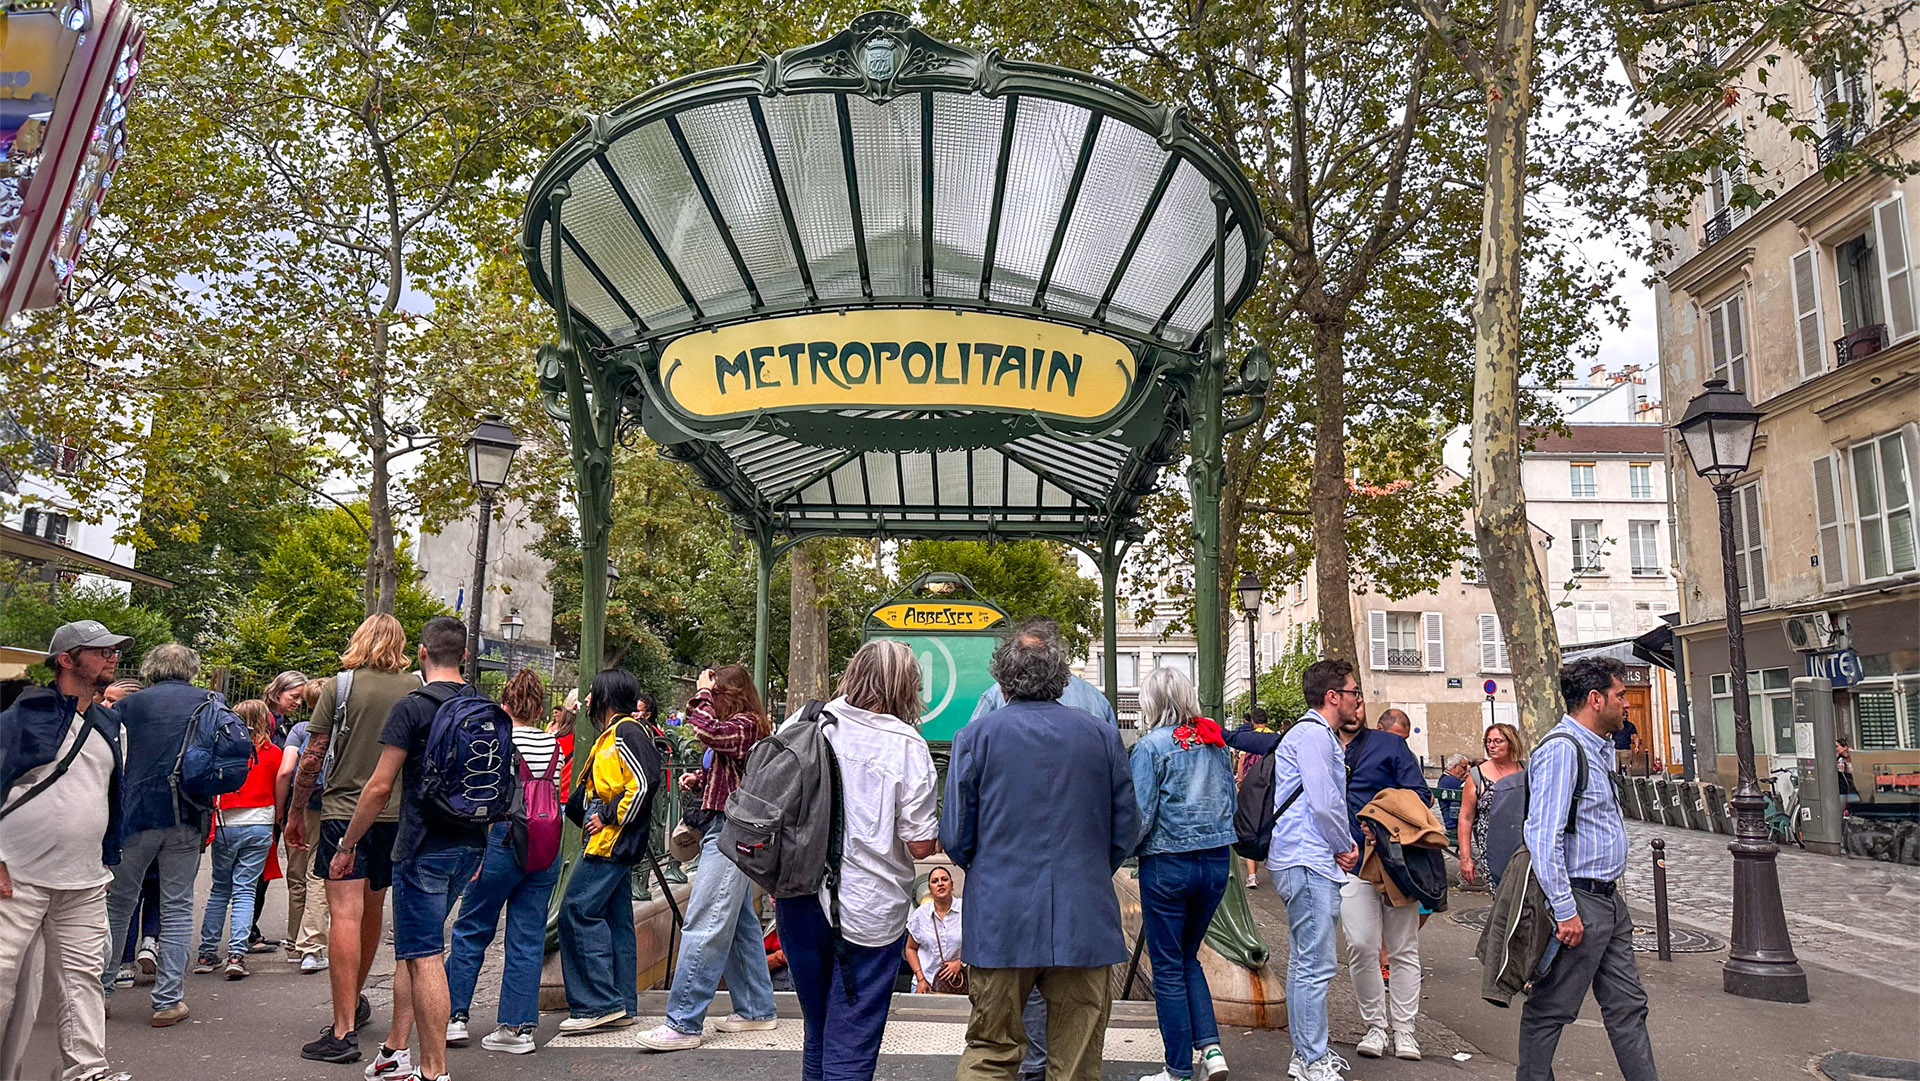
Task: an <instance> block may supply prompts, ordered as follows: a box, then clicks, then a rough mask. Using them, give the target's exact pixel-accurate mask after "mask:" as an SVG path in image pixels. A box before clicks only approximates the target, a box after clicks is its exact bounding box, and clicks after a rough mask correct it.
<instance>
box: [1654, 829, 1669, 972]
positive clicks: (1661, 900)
mask: <svg viewBox="0 0 1920 1081" xmlns="http://www.w3.org/2000/svg"><path fill="white" fill-rule="evenodd" d="M1652 844H1653V935H1654V939H1655V940H1656V941H1657V942H1658V943H1659V945H1660V960H1662V961H1671V960H1673V932H1672V931H1671V930H1670V929H1669V928H1668V927H1667V842H1665V841H1663V840H1661V839H1660V838H1658V837H1655V838H1654V839H1653V841H1652Z"/></svg>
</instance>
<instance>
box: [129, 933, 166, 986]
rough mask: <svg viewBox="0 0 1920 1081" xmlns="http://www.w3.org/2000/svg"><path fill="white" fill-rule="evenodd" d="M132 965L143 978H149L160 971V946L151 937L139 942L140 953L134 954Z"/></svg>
mask: <svg viewBox="0 0 1920 1081" xmlns="http://www.w3.org/2000/svg"><path fill="white" fill-rule="evenodd" d="M133 963H134V965H136V966H137V967H138V968H139V969H140V974H141V975H143V976H151V975H153V974H154V973H156V972H159V971H160V945H159V943H157V942H155V941H154V940H153V938H152V937H151V936H149V937H147V938H143V939H141V940H140V952H139V953H136V954H134V957H133Z"/></svg>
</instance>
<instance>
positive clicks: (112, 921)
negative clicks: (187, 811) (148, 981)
mask: <svg viewBox="0 0 1920 1081" xmlns="http://www.w3.org/2000/svg"><path fill="white" fill-rule="evenodd" d="M262 828H264V827H262ZM202 836H204V835H203V834H202V833H201V832H200V831H199V830H198V829H197V828H195V827H194V826H190V825H189V826H175V827H173V828H172V829H162V830H141V831H140V832H138V833H130V834H128V835H127V836H125V837H123V838H121V840H120V862H119V863H117V864H115V865H114V867H113V885H112V886H109V887H108V888H107V926H109V927H111V928H112V929H113V947H112V949H111V950H110V951H109V952H108V954H107V957H108V959H109V963H108V964H107V966H106V968H105V970H104V971H103V972H102V974H101V979H102V982H104V983H105V984H106V985H107V994H108V995H112V994H113V977H114V975H115V971H114V970H115V969H116V968H118V967H119V966H117V965H115V964H113V963H112V960H111V959H113V958H116V957H119V956H121V951H123V950H125V949H126V948H127V947H128V946H130V945H132V938H133V936H132V935H131V934H130V933H129V932H130V930H131V925H132V922H133V910H134V907H135V906H136V905H138V904H139V903H140V894H141V887H142V885H143V884H144V883H145V881H146V877H147V870H148V868H150V867H153V866H154V865H155V864H158V865H159V872H160V903H159V906H158V908H159V911H158V912H156V913H151V914H150V915H152V916H155V917H157V918H158V920H159V923H160V934H159V936H158V937H159V940H160V965H159V971H158V972H156V973H155V974H154V977H153V1008H154V1009H156V1010H160V1009H165V1008H166V1007H168V1006H171V1005H173V1004H174V1003H176V1002H179V1001H180V996H181V994H182V992H183V991H184V990H185V987H184V984H185V980H186V975H187V953H188V952H189V951H188V948H189V946H190V942H189V940H190V939H191V938H192V937H193V880H194V879H195V878H197V877H199V875H200V838H201V837H202ZM261 858H262V860H264V859H265V855H264V853H263V854H262V856H261ZM216 878H217V875H216ZM242 948H243V949H244V948H245V947H244V946H242Z"/></svg>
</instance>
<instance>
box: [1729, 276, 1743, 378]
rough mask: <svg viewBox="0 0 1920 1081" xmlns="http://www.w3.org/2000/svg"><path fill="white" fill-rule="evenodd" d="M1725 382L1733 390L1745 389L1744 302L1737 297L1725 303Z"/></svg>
mask: <svg viewBox="0 0 1920 1081" xmlns="http://www.w3.org/2000/svg"><path fill="white" fill-rule="evenodd" d="M1727 382H1728V383H1729V384H1730V385H1731V386H1732V387H1733V389H1735V390H1738V391H1741V392H1743V393H1744V392H1745V391H1746V389H1747V320H1746V302H1745V301H1743V300H1741V299H1740V298H1739V297H1737V296H1736V297H1734V298H1733V299H1732V300H1729V301H1727Z"/></svg>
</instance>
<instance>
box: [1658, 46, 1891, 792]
mask: <svg viewBox="0 0 1920 1081" xmlns="http://www.w3.org/2000/svg"><path fill="white" fill-rule="evenodd" d="M1907 19H1908V22H1909V23H1911V25H1908V26H1907V27H1906V28H1905V29H1906V31H1907V32H1908V33H1909V34H1910V33H1911V32H1912V31H1914V30H1916V29H1920V16H1915V15H1913V14H1909V15H1908V16H1907ZM1769 51H1771V50H1770V47H1769V45H1768V43H1766V42H1764V41H1754V42H1750V43H1748V44H1746V45H1743V46H1741V47H1738V48H1735V49H1732V50H1730V51H1729V52H1728V55H1727V58H1726V60H1725V61H1724V63H1725V65H1726V67H1727V69H1728V70H1729V71H1731V72H1734V73H1736V74H1737V73H1739V72H1743V71H1745V72H1750V69H1752V68H1754V67H1756V66H1758V65H1759V64H1761V63H1762V57H1763V55H1764V54H1765V53H1767V52H1769ZM1908 63H1909V62H1908V61H1907V60H1905V59H1904V58H1903V56H1902V47H1901V46H1900V45H1898V44H1897V43H1896V42H1895V41H1894V40H1892V39H1891V38H1890V39H1889V40H1888V42H1887V44H1886V46H1885V49H1884V50H1883V52H1882V55H1881V56H1880V58H1879V59H1877V60H1876V61H1875V62H1874V63H1873V64H1871V65H1870V66H1868V67H1867V68H1866V69H1864V70H1857V71H1809V70H1806V69H1805V68H1804V67H1803V66H1799V65H1798V62H1797V61H1796V60H1795V59H1794V58H1792V57H1790V56H1789V57H1787V58H1785V60H1784V62H1783V66H1782V67H1781V68H1776V69H1774V70H1773V71H1772V73H1771V77H1770V80H1769V86H1770V88H1771V89H1773V90H1776V91H1784V92H1786V93H1787V94H1789V95H1790V100H1791V104H1792V105H1793V107H1794V112H1795V113H1796V114H1798V115H1800V116H1803V117H1805V116H1812V117H1815V118H1816V123H1815V128H1816V133H1817V135H1818V140H1817V142H1816V143H1814V144H1812V145H1810V144H1808V143H1806V142H1803V141H1798V140H1795V139H1793V138H1791V137H1790V136H1789V134H1788V131H1787V129H1786V128H1785V127H1783V126H1782V125H1781V124H1780V123H1778V122H1776V121H1774V120H1772V119H1770V118H1768V117H1767V116H1766V115H1765V114H1764V113H1763V112H1762V111H1761V110H1760V109H1759V108H1758V106H1757V105H1753V104H1749V103H1747V102H1746V101H1744V100H1736V101H1734V102H1733V103H1732V104H1730V105H1726V106H1723V107H1718V108H1714V109H1712V110H1710V111H1708V110H1703V111H1698V112H1691V113H1685V114H1674V115H1668V116H1665V117H1662V118H1659V119H1658V120H1657V121H1656V122H1657V123H1659V124H1662V125H1667V126H1670V127H1673V128H1676V129H1679V130H1687V129H1698V128H1706V127H1710V126H1727V127H1730V128H1734V129H1737V130H1738V131H1739V133H1740V137H1741V139H1742V140H1743V143H1744V146H1745V147H1746V150H1747V152H1748V153H1749V154H1750V155H1752V156H1753V157H1755V158H1756V159H1757V160H1758V161H1760V162H1761V163H1763V164H1764V165H1765V175H1764V176H1760V177H1755V178H1753V183H1754V185H1755V186H1756V187H1760V188H1763V189H1766V190H1770V191H1771V192H1772V193H1773V194H1772V197H1771V198H1770V199H1769V200H1768V201H1767V202H1766V203H1764V204H1763V205H1761V206H1759V207H1757V208H1753V209H1748V208H1745V207H1736V206H1733V205H1732V204H1731V192H1732V190H1733V184H1734V178H1732V177H1729V176H1726V175H1723V174H1722V173H1720V172H1719V171H1718V170H1714V171H1712V172H1711V173H1710V174H1709V176H1708V177H1707V178H1706V180H1707V190H1706V191H1705V193H1704V194H1703V195H1702V196H1700V197H1699V199H1698V200H1696V202H1695V203H1694V205H1693V206H1692V207H1691V208H1690V212H1689V217H1688V219H1687V220H1686V221H1685V223H1684V224H1682V225H1681V226H1679V227H1677V228H1668V227H1665V226H1661V225H1657V224H1656V226H1655V229H1656V230H1657V231H1658V232H1659V234H1660V235H1662V237H1663V238H1664V239H1665V240H1667V241H1668V242H1670V243H1671V244H1672V251H1673V254H1672V257H1671V258H1670V259H1669V260H1667V261H1666V262H1665V263H1663V264H1662V265H1660V266H1659V267H1658V268H1657V269H1658V271H1659V274H1660V282H1659V284H1658V285H1657V287H1656V298H1655V299H1656V307H1657V313H1658V321H1659V325H1658V331H1659V341H1660V369H1661V383H1662V386H1663V388H1664V391H1665V409H1666V414H1667V416H1669V417H1678V416H1679V415H1680V414H1681V413H1682V412H1683V411H1684V409H1685V406H1686V402H1687V401H1688V400H1689V399H1690V398H1692V397H1693V396H1694V395H1696V394H1698V393H1699V392H1700V390H1701V386H1702V384H1703V383H1704V382H1705V381H1706V380H1708V379H1711V378H1715V377H1719V378H1724V379H1727V380H1729V382H1730V383H1731V384H1732V385H1733V386H1735V387H1736V388H1738V389H1740V390H1742V391H1743V392H1744V393H1745V394H1746V396H1747V398H1748V399H1749V400H1750V401H1751V402H1752V403H1753V404H1754V405H1755V406H1756V407H1757V408H1758V409H1759V410H1760V411H1761V414H1762V418H1761V420H1760V427H1759V432H1758V436H1757V439H1756V441H1755V445H1754V450H1753V457H1752V462H1751V467H1750V469H1749V471H1748V472H1747V474H1746V475H1744V476H1742V477H1740V478H1738V480H1737V481H1736V482H1735V483H1736V491H1735V502H1734V507H1735V520H1734V546H1735V549H1736V557H1737V565H1738V570H1739V579H1740V586H1741V599H1742V603H1743V607H1744V609H1745V613H1746V618H1745V627H1746V642H1747V660H1748V671H1747V672H1745V673H1733V672H1731V671H1729V664H1728V658H1727V640H1726V633H1725V629H1724V623H1723V620H1724V618H1725V611H1726V603H1725V596H1724V591H1723V588H1722V584H1721V583H1722V577H1721V556H1720V537H1719V530H1718V517H1717V512H1716V509H1715V503H1714V496H1713V492H1712V490H1711V488H1710V486H1709V485H1708V484H1707V482H1706V481H1704V480H1702V479H1700V478H1699V477H1697V476H1696V475H1694V473H1693V469H1692V466H1691V463H1690V462H1689V461H1688V458H1687V455H1686V452H1685V449H1684V448H1683V447H1682V446H1681V445H1680V443H1679V440H1678V439H1677V437H1674V436H1672V435H1669V437H1668V449H1667V455H1666V458H1667V462H1668V467H1669V470H1670V477H1669V483H1670V484H1671V485H1672V487H1673V491H1674V502H1675V505H1676V509H1677V515H1676V521H1677V522H1678V523H1679V528H1678V529H1677V531H1676V535H1675V544H1676V554H1677V557H1678V558H1677V560H1676V563H1677V565H1678V566H1679V567H1680V568H1681V569H1682V571H1681V577H1680V579H1679V583H1678V584H1679V587H1680V612H1681V622H1680V625H1679V627H1678V629H1677V636H1678V640H1679V643H1680V648H1681V650H1682V655H1683V660H1684V670H1685V672H1686V673H1687V680H1688V691H1689V697H1690V698H1691V699H1692V701H1693V702H1694V703H1695V708H1694V715H1695V716H1696V717H1699V718H1700V719H1701V721H1702V723H1700V724H1699V725H1697V726H1696V728H1697V730H1698V733H1697V737H1696V738H1697V740H1698V745H1699V746H1698V750H1699V752H1700V760H1701V763H1702V766H1703V767H1708V766H1712V767H1716V768H1717V769H1718V772H1719V773H1720V775H1721V779H1722V780H1723V781H1725V780H1728V779H1730V778H1731V777H1732V774H1733V770H1734V765H1735V761H1734V759H1733V757H1732V754H1731V752H1732V748H1733V718H1732V712H1733V711H1732V698H1731V682H1730V681H1731V680H1733V679H1736V678H1744V679H1746V680H1747V682H1748V685H1749V687H1750V688H1751V690H1752V693H1753V714H1754V715H1753V729H1754V743H1755V748H1756V752H1757V756H1756V757H1757V759H1758V762H1757V765H1758V768H1759V770H1760V772H1761V773H1762V774H1763V775H1764V774H1765V772H1766V771H1767V770H1768V769H1769V768H1772V767H1777V766H1786V765H1791V764H1792V762H1793V760H1794V759H1795V758H1796V756H1798V755H1800V754H1808V755H1811V750H1810V749H1809V748H1806V747H1801V746H1799V745H1798V744H1797V743H1796V740H1795V734H1794V727H1793V708H1792V699H1791V695H1790V681H1791V679H1792V678H1793V677H1795V676H1799V675H1805V674H1808V673H1809V672H1810V671H1817V672H1819V673H1820V674H1831V675H1833V676H1835V682H1836V691H1835V694H1834V700H1835V705H1836V707H1837V715H1838V718H1839V725H1840V731H1841V732H1842V733H1843V734H1846V735H1848V736H1849V737H1850V738H1851V739H1852V741H1853V745H1854V746H1855V747H1856V748H1857V750H1856V753H1855V756H1854V763H1855V767H1854V768H1855V772H1856V775H1864V774H1867V773H1870V772H1871V771H1872V770H1873V769H1874V768H1876V767H1879V768H1883V769H1890V768H1892V767H1895V766H1900V765H1907V766H1909V767H1910V770H1911V768H1915V767H1912V766H1911V764H1912V763H1916V762H1920V561H1917V558H1916V556H1917V553H1920V543H1916V532H1915V522H1914V503H1915V495H1914V488H1913V485H1914V478H1915V475H1916V473H1917V472H1920V435H1917V434H1916V428H1915V418H1916V416H1917V415H1920V308H1917V307H1916V297H1915V287H1914V281H1913V278H1914V273H1913V264H1914V259H1915V256H1914V253H1913V245H1914V230H1913V223H1914V219H1915V217H1916V214H1920V208H1916V206H1915V205H1914V204H1915V203H1916V202H1920V179H1911V178H1910V179H1906V180H1896V179H1893V178H1890V177H1887V176H1879V175H1872V174H1870V173H1867V172H1864V171H1862V172H1860V173H1858V174H1856V175H1853V176H1850V177H1848V178H1846V179H1844V180H1840V181H1837V182H1836V181H1833V180H1830V179H1828V178H1827V177H1826V176H1825V175H1824V174H1823V171H1822V170H1823V167H1824V166H1825V165H1826V164H1827V163H1828V162H1829V161H1830V160H1831V159H1832V158H1833V157H1834V156H1835V155H1836V154H1837V153H1840V152H1842V151H1844V150H1846V149H1847V148H1848V147H1850V146H1856V145H1861V144H1863V143H1869V142H1870V145H1872V146H1873V147H1874V148H1876V151H1877V152H1878V153H1880V154H1885V155H1892V156H1896V157H1900V158H1903V159H1911V158H1912V157H1913V156H1914V153H1915V151H1916V149H1920V147H1917V146H1916V140H1915V137H1914V132H1913V129H1912V128H1911V126H1907V127H1897V126H1896V125H1883V124H1882V123H1881V116H1880V109H1881V105H1880V101H1879V94H1880V92H1881V91H1883V90H1885V89H1888V88H1889V86H1890V85H1891V86H1893V87H1895V88H1899V89H1902V90H1904V91H1905V92H1907V93H1912V92H1913V91H1914V90H1915V89H1916V87H1915V86H1914V85H1913V82H1914V79H1913V75H1912V71H1911V68H1910V67H1909V66H1908ZM1783 79H1784V80H1785V81H1784V82H1783ZM1744 81H1749V82H1750V81H1751V80H1750V78H1749V79H1747V80H1744ZM1790 635H1791V636H1792V637H1791V638H1790ZM1860 787H1861V788H1862V789H1863V790H1867V789H1868V787H1869V786H1868V785H1867V784H1866V778H1865V777H1864V776H1861V777H1860Z"/></svg>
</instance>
